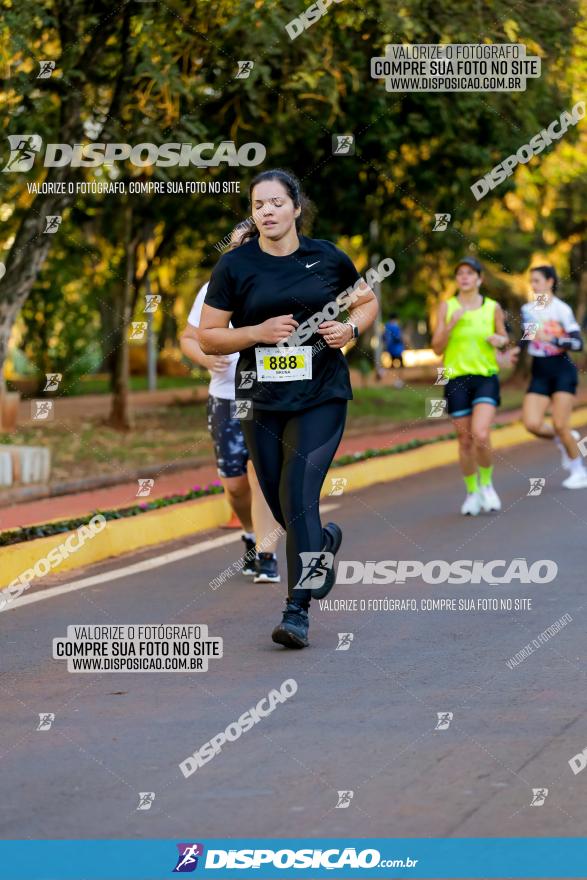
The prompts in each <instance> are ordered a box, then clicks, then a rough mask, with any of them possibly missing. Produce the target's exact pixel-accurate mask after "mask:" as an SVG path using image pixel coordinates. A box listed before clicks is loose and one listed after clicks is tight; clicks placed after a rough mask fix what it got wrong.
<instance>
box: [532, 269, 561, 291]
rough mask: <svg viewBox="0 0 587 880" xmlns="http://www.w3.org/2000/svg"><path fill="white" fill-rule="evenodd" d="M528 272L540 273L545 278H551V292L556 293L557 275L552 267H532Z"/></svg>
mask: <svg viewBox="0 0 587 880" xmlns="http://www.w3.org/2000/svg"><path fill="white" fill-rule="evenodd" d="M530 272H540V273H541V274H542V275H544V277H545V278H552V292H553V293H556V291H557V288H558V275H557V274H556V269H555V268H554V266H534V267H533V268H532V269H530Z"/></svg>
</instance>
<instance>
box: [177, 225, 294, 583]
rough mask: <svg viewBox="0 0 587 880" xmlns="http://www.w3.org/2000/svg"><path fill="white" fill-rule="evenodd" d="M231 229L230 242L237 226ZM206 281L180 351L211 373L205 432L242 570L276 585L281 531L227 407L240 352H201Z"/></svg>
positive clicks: (237, 422) (258, 580)
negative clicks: (236, 527) (235, 522)
mask: <svg viewBox="0 0 587 880" xmlns="http://www.w3.org/2000/svg"><path fill="white" fill-rule="evenodd" d="M240 226H245V227H246V224H240V225H239V226H237V227H236V230H235V233H233V241H232V246H233V247H236V246H238V244H239V240H238V239H237V240H236V241H235V239H234V235H235V234H236V233H237V230H239V232H241V233H242V231H244V230H241V229H240ZM207 290H208V284H207V283H206V284H204V286H203V287H202V288H201V289H200V290H199V292H198V295H197V296H196V299H195V301H194V304H193V306H192V309H191V311H190V314H189V317H188V324H187V327H186V328H185V330H184V332H183V333H182V335H181V337H180V345H181V350H182V352H183V354H185V356H186V357H188V358H189V359H190V360H192V361H193V362H194V363H196V364H198V365H199V366H201V367H205V368H206V369H207V370H209V371H210V385H209V386H208V430H209V431H210V434H211V436H212V440H213V442H214V453H215V456H216V465H217V468H218V475H219V477H220V479H221V481H222V485H223V487H224V491H225V492H226V497H227V499H228V502H229V504H230V506H231V507H232V509H233V510H234V512H235V513H236V515H237V516H238V518H239V520H240V521H241V523H242V525H243V528H244V534H243V536H242V539H243V541H244V543H245V554H244V567H243V569H242V573H243V574H245V575H248V576H253V577H254V581H255V583H266V582H269V583H278V582H279V581H280V576H279V572H278V568H277V558H276V555H275V550H276V547H277V541H278V538H279V534H280V531H281V529H280V528H279V526H278V525H277V523H276V522H275V520H274V519H273V516H272V514H271V511H270V510H269V507H268V505H267V502H266V501H265V498H264V497H263V493H262V491H261V488H260V486H259V483H258V481H257V476H256V474H255V470H254V468H253V463H252V462H251V460H250V459H249V452H248V450H247V447H246V443H245V438H244V435H243V432H242V429H241V421H240V419H235V418H233V417H232V414H231V411H230V405H231V403H232V402H233V401H234V399H235V372H236V365H237V362H238V358H239V355H238V352H236V353H234V354H228V355H207V354H204V352H203V351H202V349H201V348H200V344H199V342H198V330H197V328H198V327H199V325H200V316H201V314H202V306H203V305H204V300H205V298H206V291H207Z"/></svg>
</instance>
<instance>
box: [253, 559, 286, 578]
mask: <svg viewBox="0 0 587 880" xmlns="http://www.w3.org/2000/svg"><path fill="white" fill-rule="evenodd" d="M256 569H257V570H256V571H255V583H256V584H278V583H280V581H281V577H280V575H279V572H278V570H277V557H276V556H275V553H259V555H258V556H257V563H256Z"/></svg>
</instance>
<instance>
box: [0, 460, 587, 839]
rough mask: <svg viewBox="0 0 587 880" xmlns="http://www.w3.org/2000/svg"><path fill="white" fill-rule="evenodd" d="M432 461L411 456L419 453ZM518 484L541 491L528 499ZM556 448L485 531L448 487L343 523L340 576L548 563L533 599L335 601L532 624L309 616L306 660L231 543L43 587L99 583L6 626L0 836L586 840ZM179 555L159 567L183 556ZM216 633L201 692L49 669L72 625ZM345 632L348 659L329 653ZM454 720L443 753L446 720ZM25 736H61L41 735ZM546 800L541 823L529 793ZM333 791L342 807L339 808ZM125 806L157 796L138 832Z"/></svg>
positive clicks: (373, 591) (473, 593)
mask: <svg viewBox="0 0 587 880" xmlns="http://www.w3.org/2000/svg"><path fill="white" fill-rule="evenodd" d="M423 454H424V455H425V454H426V453H425V451H424V452H423ZM530 477H543V478H546V485H545V487H544V489H543V491H542V494H541V495H540V496H535V497H528V496H527V492H528V487H529V478H530ZM562 478H563V473H562V471H560V469H558V458H557V457H556V456H555V454H554V450H553V449H552V448H551V447H550V446H548V445H546V444H538V443H535V444H531V445H526V446H521V447H516V448H514V449H512V450H508V451H506V452H505V453H502V454H500V461H499V464H498V466H497V473H496V486H497V488H498V490H499V491H500V493H501V495H502V499H503V501H504V510H503V512H502V513H501V514H498V515H485V516H480V517H478V518H477V519H464V518H462V517H460V516H459V515H458V513H457V512H456V511H458V507H459V505H460V502H461V500H462V498H461V486H460V484H459V479H458V477H457V474H456V469H455V468H454V467H450V468H444V469H439V470H435V471H432V472H429V473H426V474H421V475H419V476H416V477H411V478H408V479H406V480H402V481H399V482H395V483H392V484H387V485H381V486H379V487H373V488H371V489H368V490H364V491H362V492H359V493H356V494H352V495H351V494H348V495H343V496H341V497H337V498H332V499H328V501H329V502H331V503H332V504H336V505H338V507H337V509H336V510H332V511H331V512H330V513H329V514H328V517H329V518H334V519H336V520H337V521H339V522H340V524H341V525H342V527H343V529H344V542H343V546H342V549H341V552H340V558H341V559H343V560H359V561H360V560H362V561H365V560H385V559H392V560H394V559H395V560H398V559H399V560H424V561H426V560H434V559H441V560H447V561H448V562H451V561H454V560H458V559H465V560H485V561H489V560H494V559H496V560H497V559H506V560H511V559H514V558H519V557H523V558H526V559H527V560H528V562H529V563H530V562H533V561H534V560H540V559H549V560H553V561H554V562H555V563H556V564H557V566H558V574H557V576H556V578H555V580H554V581H552V582H550V583H543V584H523V583H522V584H521V583H519V582H512V583H510V584H502V585H498V586H491V585H488V584H464V585H450V584H442V583H441V584H435V585H431V584H424V583H423V582H422V580H421V579H415V580H412V581H410V580H409V581H408V582H407V583H406V584H403V585H397V584H387V585H386V584H377V585H362V584H361V585H356V586H349V585H346V586H344V585H342V584H338V585H337V586H336V587H335V589H334V590H333V592H332V593H331V595H330V598H331V599H333V600H334V599H349V600H350V599H353V598H354V599H358V600H360V599H367V600H369V599H377V598H379V599H384V598H386V597H389V598H390V599H404V598H407V599H414V598H415V599H416V600H417V605H418V607H419V608H420V601H421V600H426V599H440V598H449V599H455V600H457V602H458V600H459V599H473V600H477V599H488V598H489V599H492V598H498V599H499V600H501V599H504V600H507V599H511V600H512V606H513V605H514V603H515V600H516V599H529V600H531V608H530V609H525V610H515V609H514V608H513V607H512V610H507V609H498V610H492V609H489V610H486V611H483V610H477V609H476V610H473V611H458V610H457V611H452V610H446V611H440V610H435V611H433V610H418V611H400V610H397V611H385V610H378V611H368V610H364V611H360V610H358V611H334V610H326V609H322V610H320V608H319V607H317V603H315V605H316V607H315V608H313V612H312V615H311V629H310V635H311V647H310V648H308V649H307V650H304V651H299V652H289V651H286V650H284V649H282V648H280V647H278V646H275V645H273V643H272V642H271V639H270V634H271V630H272V628H273V626H274V625H275V623H276V622H277V620H278V619H279V617H280V612H281V604H282V597H283V593H284V587H283V586H278V585H272V586H267V585H254V584H252V583H249V582H247V581H245V580H244V579H243V578H242V577H241V576H239V575H236V576H234V577H232V578H230V579H229V580H228V581H227V582H225V583H224V584H223V585H222V586H221V587H220V588H219V589H217V590H215V591H214V590H211V589H210V587H209V582H210V580H211V579H212V578H214V577H216V576H218V574H219V573H220V572H221V571H222V570H223V569H225V568H227V566H229V565H230V564H231V563H232V562H233V561H234V560H235V559H236V558H237V556H238V551H239V549H240V546H239V544H240V542H239V540H238V537H237V536H236V535H234V534H227V533H226V532H214V533H211V534H210V535H208V536H204V537H202V536H198V539H197V540H198V544H199V545H201V544H202V543H203V541H204V540H205V539H206V538H212V539H215V543H216V546H213V547H212V548H211V549H207V550H204V551H203V552H198V553H196V554H193V555H190V556H184V558H179V559H176V560H175V561H171V562H168V563H167V564H166V565H164V566H160V565H159V566H157V567H154V568H152V569H151V570H147V571H140V572H135V573H134V574H127V575H126V576H123V577H114V574H113V573H114V572H115V570H118V569H120V568H122V567H123V566H127V565H130V564H134V563H139V562H141V561H143V560H146V559H149V558H153V557H154V556H155V555H156V554H155V553H153V551H149V552H144V553H141V554H132V555H129V556H128V557H125V558H123V559H118V560H117V561H116V562H111V563H107V564H106V563H104V564H101V565H98V566H93V567H92V568H91V569H86V570H84V571H83V572H81V573H77V572H76V573H75V576H73V575H72V574H71V573H70V574H69V576H68V577H67V578H66V577H63V576H62V577H60V578H59V577H53V578H51V579H46V580H45V582H44V583H43V587H42V589H41V588H38V589H37V591H36V592H35V593H31V594H30V595H32V596H33V597H35V598H36V597H43V594H44V592H45V590H46V588H47V587H48V586H55V585H62V584H66V583H67V584H72V583H75V582H78V581H80V580H81V579H82V578H85V577H88V576H89V575H94V574H103V573H106V574H107V576H106V577H105V578H104V579H103V580H102V581H101V582H99V583H95V584H94V585H92V586H89V587H86V588H84V589H76V590H71V591H69V592H66V593H64V594H61V595H51V594H46V595H47V598H44V597H43V598H41V601H35V602H32V603H29V604H26V605H22V606H21V607H15V608H14V609H13V610H10V611H5V612H3V613H2V614H1V615H0V625H1V628H2V666H1V668H2V674H1V677H0V694H1V703H2V712H1V729H2V735H1V740H0V742H1V748H0V755H1V758H2V760H1V761H0V775H1V783H0V785H1V790H2V791H3V792H4V796H3V797H2V799H1V800H0V811H1V829H2V830H1V835H2V837H4V838H39V837H46V838H83V837H88V838H142V837H145V838H153V837H172V838H175V839H177V840H181V839H183V838H185V839H186V840H188V839H190V840H191V839H197V840H200V839H204V840H205V839H206V838H207V837H208V838H209V837H214V836H216V837H236V836H242V837H247V836H263V837H279V836H283V837H295V836H300V837H302V836H310V837H324V836H327V837H365V836H369V837H377V836H382V837H402V836H414V837H428V836H431V837H467V836H473V837H475V836H481V837H484V836H490V837H500V836H536V837H541V836H567V835H568V836H583V835H585V834H587V819H586V813H585V806H586V803H587V772H580V773H578V774H577V775H575V774H574V773H573V772H572V770H571V768H570V766H569V763H568V762H569V760H570V759H571V758H572V757H573V756H574V755H576V754H577V753H579V752H581V751H582V750H583V749H584V748H586V747H587V710H586V687H585V659H586V650H587V649H586V641H585V636H584V632H585V606H586V604H587V602H586V596H585V593H586V584H585V548H586V546H587V491H575V492H570V491H566V490H564V489H562V488H561V487H560V482H561V480H562ZM189 546H190V542H186V541H184V542H181V543H178V544H175V545H173V546H172V547H170V546H169V545H166V546H165V547H162V548H160V549H159V551H158V554H159V555H161V554H162V553H167V552H169V551H170V549H171V550H181V549H185V548H187V547H189ZM563 615H570V617H571V621H569V622H568V623H567V625H566V626H564V628H563V629H562V630H561V631H560V632H559V633H558V634H555V635H553V636H552V637H551V638H549V639H548V640H546V639H543V642H540V641H538V648H537V649H536V650H535V651H534V652H533V653H532V654H531V655H530V656H528V657H527V658H526V659H524V660H523V662H521V663H519V665H517V666H514V667H513V668H512V669H510V668H508V665H507V662H506V661H508V659H509V658H511V657H513V656H514V655H515V654H516V653H517V652H519V651H520V650H521V649H522V648H523V647H524V646H525V645H526V644H528V643H532V640H533V639H536V640H538V636H539V634H540V633H542V632H543V631H545V629H546V627H548V626H550V625H552V624H553V623H554V622H555V621H557V620H558V619H560V618H561V617H563ZM169 622H171V623H175V624H187V623H197V624H207V625H208V627H209V632H210V635H212V636H222V638H223V639H224V656H223V657H222V658H221V659H216V660H212V661H211V662H210V666H209V670H208V671H207V672H201V673H198V674H186V673H179V672H170V673H132V674H131V673H118V674H113V673H102V674H73V673H68V672H67V671H66V665H65V661H62V660H53V659H52V658H51V645H52V639H53V638H55V637H58V636H64V635H65V632H66V627H67V626H68V625H71V624H80V625H81V624H103V625H117V624H123V623H126V624H129V623H133V624H138V623H145V624H153V623H169ZM343 632H347V633H348V632H352V633H353V640H352V642H351V644H350V648H349V649H348V650H337V645H338V642H339V639H338V633H343ZM289 678H293V679H295V681H296V682H297V685H298V690H297V693H296V694H295V695H294V696H292V697H291V698H290V699H288V700H287V701H285V702H283V703H282V704H278V705H277V706H276V708H275V710H274V711H273V712H272V714H270V715H269V716H268V717H266V718H264V719H262V720H261V721H260V722H259V723H258V724H256V725H255V726H253V727H252V728H251V729H250V730H248V731H247V732H245V733H243V734H242V736H240V738H239V739H236V740H235V741H232V742H227V743H226V745H225V746H224V747H223V748H222V751H221V752H220V753H219V754H218V755H216V756H215V757H214V758H213V759H212V760H210V761H209V762H208V763H206V764H205V765H204V766H202V767H200V768H199V769H198V770H197V771H196V772H195V773H194V774H193V775H192V776H190V777H189V778H187V779H186V778H184V776H183V775H182V774H181V772H180V770H179V767H178V765H179V763H180V762H181V761H183V760H184V759H185V758H186V757H187V756H188V755H190V754H192V753H193V752H194V751H195V750H196V749H198V748H200V747H201V746H203V745H204V744H205V743H206V742H207V741H209V740H210V739H212V737H214V736H215V735H216V734H218V733H219V732H221V731H224V730H225V728H226V727H227V726H228V725H229V724H230V723H231V722H235V721H236V720H237V719H238V718H239V716H241V715H242V714H243V712H245V711H246V710H247V709H249V708H250V707H251V706H254V705H256V704H257V703H258V702H259V700H261V698H262V697H264V696H265V695H266V694H267V693H268V692H269V691H270V690H271V689H273V688H279V687H280V685H281V684H282V682H283V681H284V680H286V679H289ZM439 712H440V713H444V712H451V713H452V719H451V720H450V724H449V726H448V728H447V729H444V730H436V729H435V728H436V725H437V721H438V715H437V713H439ZM39 713H53V714H54V715H55V720H54V721H53V723H52V725H51V728H50V729H49V730H37V729H36V728H37V726H38V723H39V717H38V716H39ZM534 788H540V789H542V788H547V789H548V795H547V796H546V799H545V801H544V803H543V804H542V805H540V806H539V805H535V806H531V805H530V804H531V800H532V797H533V793H532V789H534ZM339 791H352V792H353V796H352V799H351V800H350V804H349V805H348V806H346V807H337V802H338V801H339V795H338V792H339ZM139 792H154V793H155V799H154V801H153V803H152V806H151V808H150V809H148V810H137V805H138V803H139Z"/></svg>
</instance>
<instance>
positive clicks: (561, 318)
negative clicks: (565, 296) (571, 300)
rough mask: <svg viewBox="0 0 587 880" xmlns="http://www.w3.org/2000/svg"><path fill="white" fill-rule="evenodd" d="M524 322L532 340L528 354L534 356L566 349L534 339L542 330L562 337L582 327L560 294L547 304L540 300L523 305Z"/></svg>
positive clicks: (561, 351) (552, 353) (525, 329)
mask: <svg viewBox="0 0 587 880" xmlns="http://www.w3.org/2000/svg"><path fill="white" fill-rule="evenodd" d="M522 324H523V329H524V331H525V336H526V338H527V339H531V340H532V341H531V342H529V344H528V354H530V355H531V356H532V357H553V356H554V355H557V354H562V353H563V351H564V349H563V348H559V347H558V346H556V345H553V344H552V342H545V341H543V340H541V339H534V336H535V335H536V333H537V332H539V331H540V330H543V331H544V332H545V333H548V334H549V335H550V336H556V337H557V338H560V337H561V336H566V335H567V334H568V333H571V332H573V331H574V330H580V329H581V328H580V327H579V325H578V324H577V321H576V319H575V316H574V314H573V310H572V308H571V307H570V306H569V305H567V303H566V302H563V300H562V299H559V298H558V296H553V297H552V298H551V300H550V302H549V303H548V305H546V306H544V305H542V303H541V302H539V301H538V300H536V301H534V302H531V303H526V304H525V305H523V306H522Z"/></svg>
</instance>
